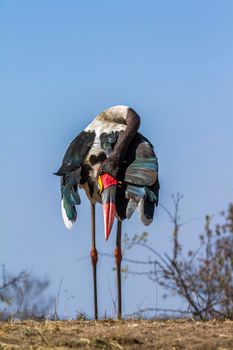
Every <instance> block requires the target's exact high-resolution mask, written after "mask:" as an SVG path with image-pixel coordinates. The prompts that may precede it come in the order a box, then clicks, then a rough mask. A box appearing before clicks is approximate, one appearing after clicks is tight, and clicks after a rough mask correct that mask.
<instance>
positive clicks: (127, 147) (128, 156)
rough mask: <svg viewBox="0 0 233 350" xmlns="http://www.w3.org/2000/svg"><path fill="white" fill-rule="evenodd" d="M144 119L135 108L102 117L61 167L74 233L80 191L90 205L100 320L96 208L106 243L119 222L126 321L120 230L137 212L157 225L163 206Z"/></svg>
mask: <svg viewBox="0 0 233 350" xmlns="http://www.w3.org/2000/svg"><path fill="white" fill-rule="evenodd" d="M139 126H140V117H139V116H138V114H137V113H136V112H135V111H134V110H133V109H132V108H130V107H127V106H114V107H111V108H108V109H106V110H104V111H103V112H101V113H100V114H98V115H97V117H96V118H95V119H94V120H93V121H92V122H91V123H90V124H89V125H88V126H87V127H86V128H85V129H84V131H82V132H81V133H80V134H79V135H78V136H77V137H76V138H75V139H74V140H73V141H72V142H71V144H70V145H69V147H68V149H67V151H66V153H65V156H64V158H63V161H62V165H61V167H60V168H59V170H58V171H57V172H56V173H55V175H58V176H60V177H61V210H62V216H63V219H64V223H65V226H66V227H67V228H68V229H71V228H72V226H73V224H74V222H75V221H76V218H77V212H76V205H79V204H80V202H81V201H80V196H79V193H78V188H83V189H84V191H85V193H86V195H87V197H88V199H89V201H90V203H91V223H92V246H91V252H90V256H91V261H92V267H93V284H94V315H95V319H98V308H97V278H96V269H97V262H98V252H97V249H96V237H95V205H96V203H100V204H102V206H103V216H104V230H105V239H106V240H107V239H108V237H109V235H110V232H111V229H112V225H113V222H114V218H115V217H116V219H117V235H116V248H115V251H114V255H115V261H116V270H117V289H118V318H119V319H121V317H122V297H121V261H122V253H121V231H122V221H123V220H124V219H125V218H127V219H129V218H130V217H131V216H132V214H133V213H134V211H135V209H136V208H138V211H139V216H140V218H141V220H142V222H143V223H144V224H145V225H149V224H150V223H151V222H152V220H153V215H154V208H155V205H156V206H157V204H158V196H159V181H158V162H157V157H156V155H155V153H154V150H153V146H152V144H151V143H150V142H149V141H148V140H147V139H146V138H145V137H144V136H143V135H141V134H140V133H138V129H139Z"/></svg>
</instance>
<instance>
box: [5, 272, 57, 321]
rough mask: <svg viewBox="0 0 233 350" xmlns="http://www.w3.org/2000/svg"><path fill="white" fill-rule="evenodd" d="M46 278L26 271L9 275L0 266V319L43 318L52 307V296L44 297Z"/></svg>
mask: <svg viewBox="0 0 233 350" xmlns="http://www.w3.org/2000/svg"><path fill="white" fill-rule="evenodd" d="M49 284H50V282H49V280H48V279H40V278H38V277H35V276H33V275H32V274H30V273H28V272H27V271H22V272H20V273H19V274H17V275H11V274H10V273H8V272H7V271H6V269H5V266H4V265H3V266H2V284H1V285H0V321H5V320H15V319H16V320H22V319H43V318H45V317H46V316H48V314H49V312H50V310H51V307H52V298H49V297H46V295H45V291H46V290H47V288H48V287H49Z"/></svg>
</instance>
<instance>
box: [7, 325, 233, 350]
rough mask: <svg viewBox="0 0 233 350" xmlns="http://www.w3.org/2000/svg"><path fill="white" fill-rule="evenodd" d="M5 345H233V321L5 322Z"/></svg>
mask: <svg viewBox="0 0 233 350" xmlns="http://www.w3.org/2000/svg"><path fill="white" fill-rule="evenodd" d="M2 349H6V350H13V349H14V350H18V349H41V350H42V349H59V350H65V349H79V350H82V349H111V350H117V349H118V350H139V349H140V350H141V349H148V350H150V349H151V350H152V349H153V350H159V349H160V350H167V349H169V350H170V349H171V350H178V349H188V350H189V349H190V350H191V349H192V350H202V349H203V350H209V349H210V350H215V349H218V350H224V349H233V321H210V322H197V321H191V320H166V321H161V320H155V321H145V320H127V321H114V320H105V321H99V322H95V321H56V322H55V321H44V322H35V321H25V322H2V323H0V350H2Z"/></svg>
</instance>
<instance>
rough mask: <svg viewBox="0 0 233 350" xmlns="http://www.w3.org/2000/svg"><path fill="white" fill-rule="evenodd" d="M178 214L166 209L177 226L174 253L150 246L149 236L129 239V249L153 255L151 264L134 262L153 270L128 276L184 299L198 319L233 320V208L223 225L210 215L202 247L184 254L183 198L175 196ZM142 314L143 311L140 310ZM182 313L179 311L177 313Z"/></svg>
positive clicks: (127, 241) (174, 225)
mask: <svg viewBox="0 0 233 350" xmlns="http://www.w3.org/2000/svg"><path fill="white" fill-rule="evenodd" d="M172 198H173V203H174V213H173V214H172V213H171V212H170V211H168V210H167V209H166V208H164V210H165V211H166V213H167V214H168V216H169V218H170V220H171V222H172V223H173V232H172V252H171V254H167V253H166V254H164V255H162V254H161V253H160V252H158V251H156V250H155V249H154V248H153V247H152V246H151V245H150V244H149V242H148V235H147V233H143V234H141V235H137V234H136V235H135V236H134V237H133V238H132V239H130V238H129V237H128V236H127V235H126V236H125V239H124V243H125V249H133V248H135V247H140V248H142V249H144V250H146V251H148V252H149V253H150V258H149V259H148V261H132V260H131V261H130V260H128V262H129V263H131V264H141V265H142V266H146V267H149V268H148V269H146V270H144V271H143V272H140V273H138V271H137V270H135V271H132V270H131V271H130V272H129V271H127V269H126V271H127V272H128V273H134V274H140V275H146V276H147V277H148V278H149V279H150V280H152V281H153V282H155V283H158V284H159V285H161V286H162V287H164V288H165V289H166V290H167V291H170V292H171V293H173V294H174V293H175V294H177V295H179V296H180V297H182V298H183V299H184V300H185V301H186V303H187V310H186V312H188V313H190V314H191V315H192V316H193V317H194V318H197V319H201V320H209V319H214V318H223V319H233V205H232V204H230V205H229V208H228V211H227V212H222V213H221V215H220V218H218V220H219V222H220V223H217V224H214V223H213V219H214V217H212V216H210V215H207V216H206V219H205V226H204V230H203V231H204V232H203V234H201V235H200V236H199V247H198V248H197V249H196V250H195V251H193V250H192V249H190V250H188V251H186V252H184V249H183V247H182V244H181V241H180V229H181V227H182V225H183V224H182V222H181V220H180V215H179V207H180V201H181V199H182V196H181V195H179V194H178V195H177V196H173V197H172ZM139 311H140V310H139ZM177 311H179V310H177Z"/></svg>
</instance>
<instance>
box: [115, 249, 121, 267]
mask: <svg viewBox="0 0 233 350" xmlns="http://www.w3.org/2000/svg"><path fill="white" fill-rule="evenodd" d="M114 255H115V259H116V263H117V265H120V263H121V260H122V254H121V249H120V248H118V247H116V248H115V251H114Z"/></svg>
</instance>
